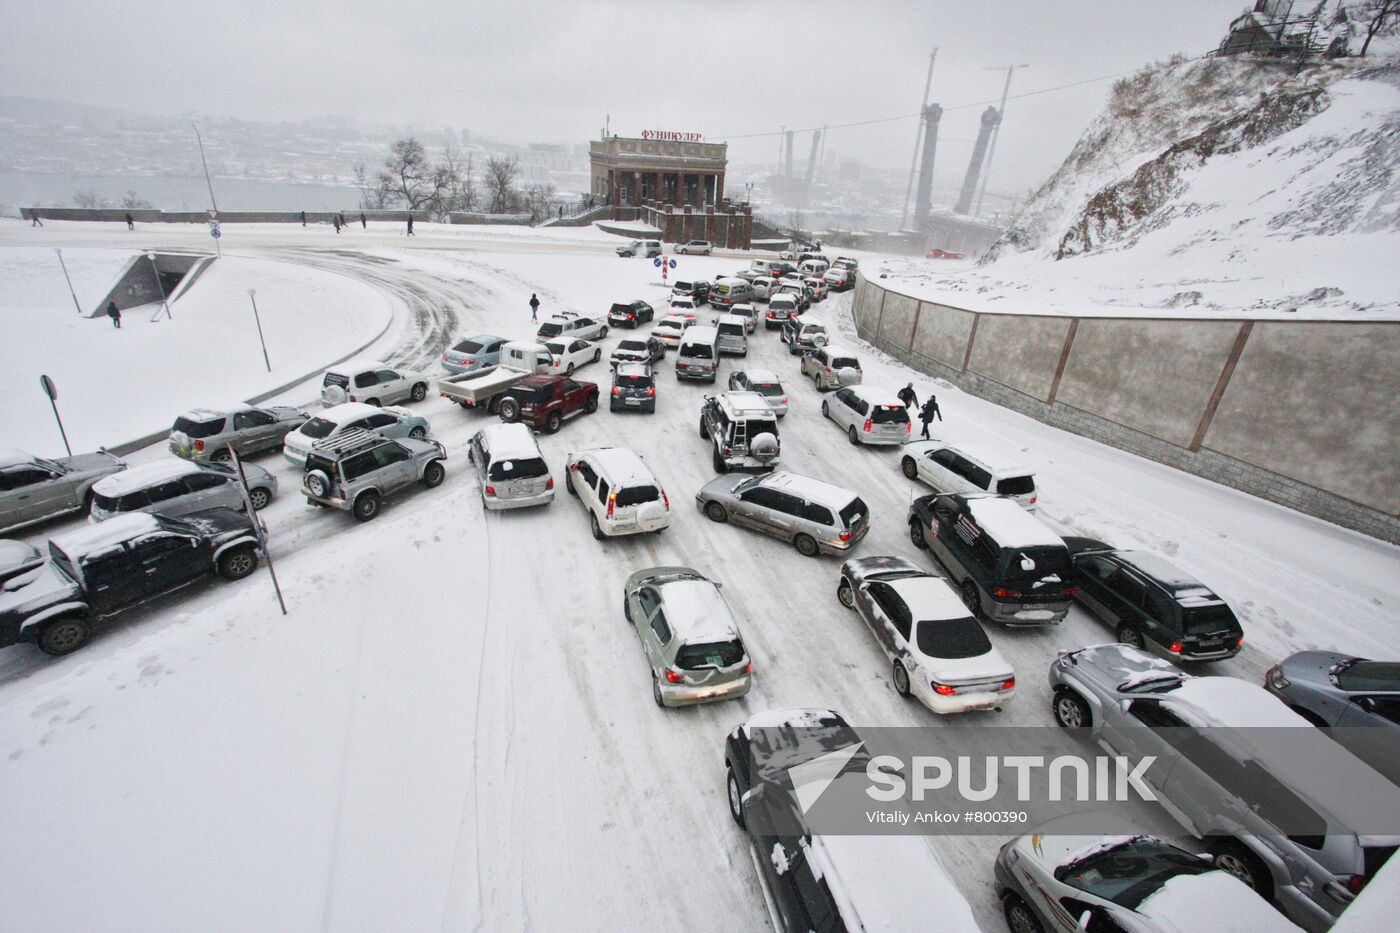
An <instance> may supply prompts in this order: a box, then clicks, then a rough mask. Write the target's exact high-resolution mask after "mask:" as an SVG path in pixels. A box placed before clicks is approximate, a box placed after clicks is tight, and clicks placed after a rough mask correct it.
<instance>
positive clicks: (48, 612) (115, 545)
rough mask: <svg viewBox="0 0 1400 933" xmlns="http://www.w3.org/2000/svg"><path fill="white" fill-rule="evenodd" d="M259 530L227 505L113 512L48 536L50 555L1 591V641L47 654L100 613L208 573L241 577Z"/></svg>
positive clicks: (71, 641)
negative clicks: (174, 514) (173, 513)
mask: <svg viewBox="0 0 1400 933" xmlns="http://www.w3.org/2000/svg"><path fill="white" fill-rule="evenodd" d="M259 550H260V544H259V542H258V533H257V529H256V528H254V527H253V525H252V523H251V522H250V520H249V518H248V516H246V515H244V514H243V513H242V512H236V511H234V510H233V509H209V510H207V511H204V512H195V513H194V514H192V515H186V516H184V517H182V518H167V517H165V516H163V515H152V514H150V513H149V512H130V513H127V514H125V515H118V516H116V517H115V518H111V519H108V520H107V521H105V522H102V523H101V524H98V525H89V526H88V527H86V528H83V529H81V530H79V531H73V532H69V533H68V534H65V535H59V536H58V537H56V538H54V539H52V540H51V541H49V554H48V559H47V560H44V561H43V562H41V563H37V564H35V565H34V567H33V568H32V569H30V570H28V571H25V572H23V573H19V574H17V575H15V576H13V577H11V578H10V579H9V580H7V581H6V583H5V586H4V589H3V590H0V647H4V646H6V645H13V644H17V643H19V642H22V641H28V642H33V643H35V644H37V645H38V646H39V648H40V649H41V650H42V651H44V652H46V653H48V654H67V653H68V652H70V651H76V650H78V649H79V648H81V647H82V646H83V645H85V644H87V641H88V639H89V638H90V637H91V634H92V625H93V623H94V622H96V621H97V620H99V619H102V618H104V617H106V616H110V615H113V614H114V613H117V612H120V611H121V610H123V609H128V608H130V607H132V606H136V605H139V604H140V603H144V602H146V601H148V600H151V599H155V598H156V597H159V596H164V595H165V594H167V593H170V592H173V591H175V590H177V589H180V588H182V587H185V586H188V585H189V584H191V583H196V582H198V581H200V580H203V579H204V578H206V577H208V576H211V575H212V574H216V573H217V574H218V575H220V576H222V577H224V578H225V579H228V580H241V579H242V578H244V577H246V576H248V575H249V574H250V573H252V572H253V571H254V570H256V569H257V567H258V553H259Z"/></svg>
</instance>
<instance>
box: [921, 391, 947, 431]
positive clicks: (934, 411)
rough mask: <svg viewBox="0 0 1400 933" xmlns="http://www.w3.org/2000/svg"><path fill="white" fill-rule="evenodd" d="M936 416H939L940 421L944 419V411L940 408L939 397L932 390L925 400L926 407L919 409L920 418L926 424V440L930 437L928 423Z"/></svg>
mask: <svg viewBox="0 0 1400 933" xmlns="http://www.w3.org/2000/svg"><path fill="white" fill-rule="evenodd" d="M934 418H937V419H938V420H939V421H942V420H943V412H942V411H940V410H939V408H938V397H937V396H936V395H934V394H933V393H932V392H930V393H929V395H928V398H927V399H925V400H924V407H923V408H921V409H919V420H920V421H921V422H923V425H924V434H923V436H924V440H928V439H929V437H928V423H929V422H930V421H932V420H933V419H934Z"/></svg>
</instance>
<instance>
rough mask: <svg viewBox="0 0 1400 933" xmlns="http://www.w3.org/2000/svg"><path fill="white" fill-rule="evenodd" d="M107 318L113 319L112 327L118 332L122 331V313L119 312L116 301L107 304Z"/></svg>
mask: <svg viewBox="0 0 1400 933" xmlns="http://www.w3.org/2000/svg"><path fill="white" fill-rule="evenodd" d="M107 316H108V317H109V318H111V319H112V326H113V327H115V328H116V329H117V330H121V329H122V313H121V312H120V311H119V310H117V303H116V302H115V301H109V302H107Z"/></svg>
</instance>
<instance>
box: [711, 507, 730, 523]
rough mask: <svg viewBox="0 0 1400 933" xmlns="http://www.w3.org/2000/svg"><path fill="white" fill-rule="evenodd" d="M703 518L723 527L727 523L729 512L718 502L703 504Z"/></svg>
mask: <svg viewBox="0 0 1400 933" xmlns="http://www.w3.org/2000/svg"><path fill="white" fill-rule="evenodd" d="M705 517H706V518H708V519H709V520H710V521H712V522H714V523H715V524H718V525H723V524H724V523H725V522H727V521H729V511H728V510H727V509H725V507H724V506H722V505H720V504H719V503H718V502H707V503H706V504H705Z"/></svg>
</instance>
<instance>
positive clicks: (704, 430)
mask: <svg viewBox="0 0 1400 933" xmlns="http://www.w3.org/2000/svg"><path fill="white" fill-rule="evenodd" d="M700 437H701V438H702V439H704V440H707V441H708V440H709V439H710V431H709V429H708V428H706V427H705V419H704V418H703V417H702V418H701V419H700Z"/></svg>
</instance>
